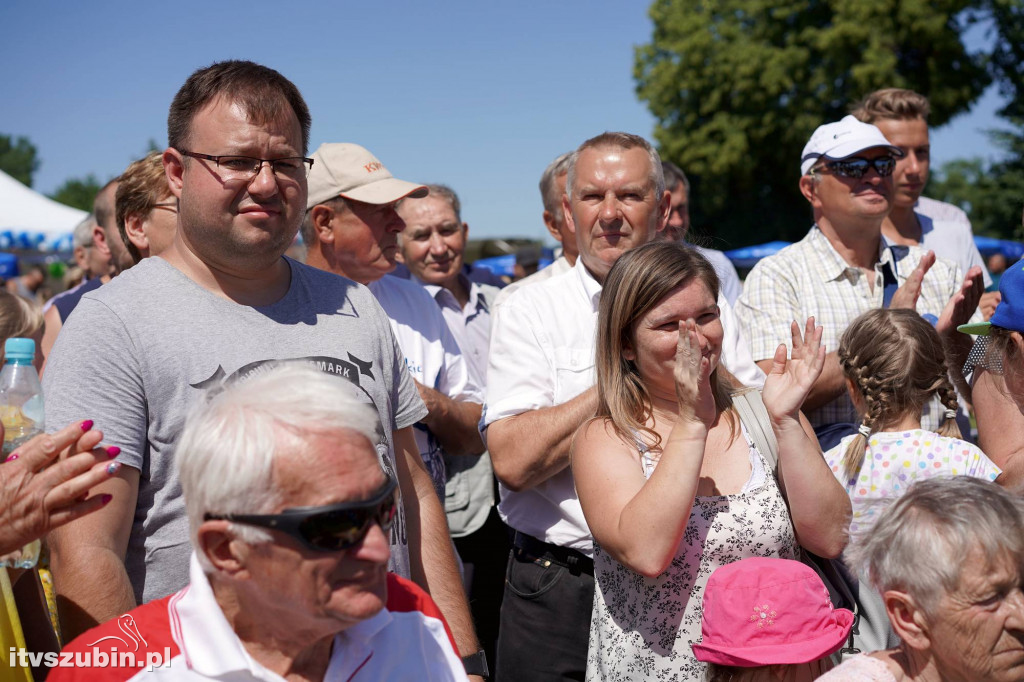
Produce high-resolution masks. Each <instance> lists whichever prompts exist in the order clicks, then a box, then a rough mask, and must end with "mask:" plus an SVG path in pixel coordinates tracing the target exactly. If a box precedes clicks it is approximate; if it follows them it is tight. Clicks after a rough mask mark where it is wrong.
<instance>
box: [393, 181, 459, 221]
mask: <svg viewBox="0 0 1024 682" xmlns="http://www.w3.org/2000/svg"><path fill="white" fill-rule="evenodd" d="M424 187H426V188H427V196H425V197H420V198H421V199H426V198H429V197H437V198H439V199H444V200H445V201H447V202H448V205H449V206H451V207H452V211H453V212H454V213H455V220H457V221H458V222H459V223H460V224H461V223H462V202H461V201H459V195H458V194H456V193H455V190H453V189H452V188H451V187H449V186H448V185H441V184H433V185H424ZM409 200H412V201H416V198H414V197H402V198H401V199H399V200H398V202H397V203H396V204H395V209H396V210H397V209H399V208H401V207H402V204H404V203H405V202H406V201H409Z"/></svg>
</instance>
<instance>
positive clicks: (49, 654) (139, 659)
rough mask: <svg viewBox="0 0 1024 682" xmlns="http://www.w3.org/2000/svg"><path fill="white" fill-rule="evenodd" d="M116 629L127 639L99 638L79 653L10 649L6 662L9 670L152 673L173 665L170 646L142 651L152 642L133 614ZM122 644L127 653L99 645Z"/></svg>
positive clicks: (119, 618) (123, 616)
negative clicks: (102, 669) (94, 669)
mask: <svg viewBox="0 0 1024 682" xmlns="http://www.w3.org/2000/svg"><path fill="white" fill-rule="evenodd" d="M117 627H118V629H119V630H120V631H121V632H122V633H123V634H124V637H118V636H117V635H107V636H106V637H100V638H99V639H97V640H96V641H95V642H90V643H89V644H86V645H85V646H86V647H90V648H89V649H84V650H79V651H61V652H59V653H58V652H56V651H45V652H44V651H27V650H25V649H21V648H17V647H13V646H12V647H11V648H10V651H9V652H8V653H9V655H8V657H7V660H8V662H9V665H10V667H12V668H14V667H16V666H21V667H22V668H28V667H29V666H31V667H33V668H42V667H46V668H135V669H141V668H145V669H147V670H148V671H149V672H153V670H154V669H155V668H169V667H170V665H171V658H172V656H171V647H169V646H168V647H164V650H163V651H139V646H140V645H144V646H146V647H147V648H148V647H149V642H147V641H146V639H145V638H144V637H143V636H142V633H141V632H139V627H138V625H136V623H135V619H134V618H133V617H132V616H131V614H128V613H126V614H124V615H121V616H119V617H118V619H117ZM105 641H112V642H120V644H121V645H122V646H123V647H124V649H127V651H123V650H122V651H119V650H118V648H119V647H118V646H117V645H116V644H112V645H111V646H110V647H109V650H104V649H103V648H101V647H99V646H97V645H98V644H99V643H100V642H105Z"/></svg>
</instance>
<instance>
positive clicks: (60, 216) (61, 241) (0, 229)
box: [0, 171, 88, 251]
mask: <svg viewBox="0 0 1024 682" xmlns="http://www.w3.org/2000/svg"><path fill="white" fill-rule="evenodd" d="M87 215H88V213H86V212H85V211H80V210H78V209H77V208H71V207H70V206H65V205H64V204H62V203H60V202H57V201H54V200H53V199H50V198H48V197H45V196H43V195H42V194H39V193H38V192H36V191H34V190H32V189H30V188H28V187H26V186H25V185H23V184H21V183H20V182H18V181H17V180H15V179H14V178H12V177H11V176H10V175H8V174H7V173H4V172H3V171H0V249H10V248H21V249H39V250H42V251H49V250H54V249H58V250H69V249H70V248H71V232H72V230H73V229H74V227H75V225H77V224H78V223H80V222H81V221H82V220H83V219H85V217H86V216H87Z"/></svg>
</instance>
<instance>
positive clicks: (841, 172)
mask: <svg viewBox="0 0 1024 682" xmlns="http://www.w3.org/2000/svg"><path fill="white" fill-rule="evenodd" d="M825 168H827V169H829V170H830V171H832V172H833V173H835V174H836V175H838V176H839V177H841V178H854V179H857V178H862V177H864V174H865V173H867V172H868V168H874V169H875V172H876V173H878V175H879V176H881V177H883V178H884V177H887V176H890V175H892V172H893V170H895V168H896V157H893V156H880V157H878V158H877V159H862V158H860V157H857V156H855V157H852V158H849V159H840V160H839V161H829V162H827V163H826V164H825ZM820 170H821V168H820V167H818V168H812V169H811V172H812V173H814V172H815V171H820Z"/></svg>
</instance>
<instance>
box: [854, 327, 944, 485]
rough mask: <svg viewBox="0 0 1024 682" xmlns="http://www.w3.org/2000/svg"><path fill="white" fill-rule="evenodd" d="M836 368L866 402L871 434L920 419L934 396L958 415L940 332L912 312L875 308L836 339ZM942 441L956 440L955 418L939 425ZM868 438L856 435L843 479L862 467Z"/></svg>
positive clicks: (866, 414)
mask: <svg viewBox="0 0 1024 682" xmlns="http://www.w3.org/2000/svg"><path fill="white" fill-rule="evenodd" d="M839 364H840V365H841V366H842V368H843V374H845V375H846V377H847V378H848V379H850V381H852V382H853V384H854V386H856V387H857V391H858V392H859V393H860V395H861V396H862V397H863V398H864V408H865V410H864V420H863V424H864V426H866V427H868V429H869V430H870V432H871V433H874V432H876V431H879V430H881V429H882V428H884V427H885V426H887V425H889V424H892V423H893V422H896V421H898V420H899V419H901V418H902V417H904V416H905V415H908V414H917V415H920V414H921V411H922V410H923V409H924V406H925V404H926V403H927V402H928V401H929V400H930V399H931V397H932V396H933V395H938V396H939V398H940V399H941V400H942V404H943V405H944V406H945V407H946V410H947V412H949V411H951V412H953V413H955V412H956V410H957V406H958V405H957V398H956V391H955V390H953V384H952V383H950V381H949V368H948V367H947V366H946V356H945V351H944V349H943V346H942V339H940V338H939V334H938V332H936V331H935V329H934V328H933V327H932V326H931V325H930V324H928V322H927V321H925V319H924V318H922V317H921V316H920V315H918V314H917V313H916V312H915V311H913V310H906V309H886V308H877V309H875V310H869V311H868V312H866V313H864V314H863V315H861V316H860V317H858V318H857V319H855V320H854V321H853V322H851V323H850V326H849V327H847V328H846V331H845V332H843V336H842V338H840V339H839ZM938 433H939V435H940V436H946V437H949V438H960V437H961V436H960V427H959V426H957V424H956V418H955V417H952V418H947V419H945V420H943V422H942V425H941V426H940V427H939V431H938ZM867 445H868V438H867V436H865V435H864V434H863V433H858V434H857V435H856V437H854V439H853V440H852V441H851V442H850V444H849V445H848V446H847V448H846V452H845V453H844V454H843V475H844V476H846V477H847V478H852V477H854V476H856V475H857V472H859V471H860V468H861V466H862V465H863V464H864V453H865V451H866V449H867Z"/></svg>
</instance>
